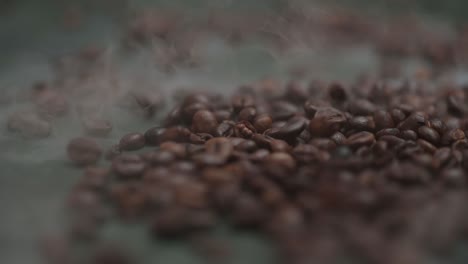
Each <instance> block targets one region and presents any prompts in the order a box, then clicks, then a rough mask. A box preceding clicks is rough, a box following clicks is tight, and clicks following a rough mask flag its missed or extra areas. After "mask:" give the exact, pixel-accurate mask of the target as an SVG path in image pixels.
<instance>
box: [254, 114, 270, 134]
mask: <svg viewBox="0 0 468 264" xmlns="http://www.w3.org/2000/svg"><path fill="white" fill-rule="evenodd" d="M272 123H273V120H272V118H271V116H269V115H267V114H261V115H258V116H257V117H256V118H255V120H254V121H253V126H254V127H255V130H257V132H258V133H263V132H265V130H267V129H270V128H271V124H272Z"/></svg>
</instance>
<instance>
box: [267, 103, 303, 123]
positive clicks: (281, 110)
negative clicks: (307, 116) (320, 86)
mask: <svg viewBox="0 0 468 264" xmlns="http://www.w3.org/2000/svg"><path fill="white" fill-rule="evenodd" d="M298 112H299V109H298V108H297V107H296V106H295V105H294V104H291V103H289V102H286V101H277V102H274V103H272V105H271V117H272V118H273V120H274V121H278V120H287V119H289V118H291V117H293V116H294V115H295V114H296V113H298Z"/></svg>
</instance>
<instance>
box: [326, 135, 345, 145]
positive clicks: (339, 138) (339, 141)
mask: <svg viewBox="0 0 468 264" xmlns="http://www.w3.org/2000/svg"><path fill="white" fill-rule="evenodd" d="M330 138H331V139H332V140H333V141H334V142H335V143H336V145H343V144H344V143H345V141H346V137H345V135H343V134H342V133H340V132H336V133H334V134H333V135H331V136H330Z"/></svg>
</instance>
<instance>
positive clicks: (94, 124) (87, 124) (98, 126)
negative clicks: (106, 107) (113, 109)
mask: <svg viewBox="0 0 468 264" xmlns="http://www.w3.org/2000/svg"><path fill="white" fill-rule="evenodd" d="M83 127H84V129H85V131H86V133H87V134H89V135H91V136H98V137H104V136H107V135H109V133H110V132H111V131H112V124H111V123H110V122H109V121H107V120H105V119H101V118H96V117H86V118H84V119H83Z"/></svg>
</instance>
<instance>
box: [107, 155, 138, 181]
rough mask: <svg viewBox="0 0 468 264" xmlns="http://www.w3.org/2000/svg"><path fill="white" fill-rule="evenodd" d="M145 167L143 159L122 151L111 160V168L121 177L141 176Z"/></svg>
mask: <svg viewBox="0 0 468 264" xmlns="http://www.w3.org/2000/svg"><path fill="white" fill-rule="evenodd" d="M145 167H146V165H145V162H144V160H143V159H142V158H141V157H140V156H138V155H135V154H127V153H123V154H122V155H119V156H117V157H116V158H114V160H113V161H112V170H113V171H114V172H115V173H116V174H117V175H119V176H120V177H121V178H122V179H131V178H135V177H138V176H141V174H142V173H143V171H144V170H145Z"/></svg>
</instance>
